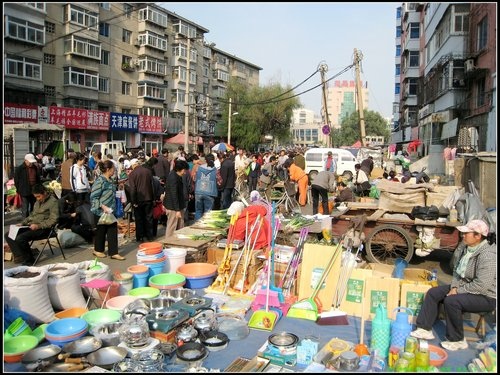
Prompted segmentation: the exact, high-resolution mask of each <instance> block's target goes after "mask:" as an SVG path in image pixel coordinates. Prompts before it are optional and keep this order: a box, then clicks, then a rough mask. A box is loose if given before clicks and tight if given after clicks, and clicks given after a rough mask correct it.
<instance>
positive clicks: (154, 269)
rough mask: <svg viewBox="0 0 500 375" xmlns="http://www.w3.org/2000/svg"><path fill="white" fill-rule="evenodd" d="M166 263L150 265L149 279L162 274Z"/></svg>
mask: <svg viewBox="0 0 500 375" xmlns="http://www.w3.org/2000/svg"><path fill="white" fill-rule="evenodd" d="M165 263H166V262H165V261H163V262H157V263H148V267H149V277H151V276H154V275H158V274H160V273H162V272H163V268H164V267H165Z"/></svg>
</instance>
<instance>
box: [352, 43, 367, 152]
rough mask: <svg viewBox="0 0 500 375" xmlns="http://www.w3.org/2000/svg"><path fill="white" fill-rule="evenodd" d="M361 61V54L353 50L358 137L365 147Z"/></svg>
mask: <svg viewBox="0 0 500 375" xmlns="http://www.w3.org/2000/svg"><path fill="white" fill-rule="evenodd" d="M362 59H363V54H362V53H361V51H359V53H358V50H357V49H356V48H354V66H355V70H356V94H357V96H358V112H359V135H360V137H361V144H362V145H363V147H366V140H365V138H366V132H365V115H364V111H363V92H362V91H361V79H360V78H359V63H360V62H361V60H362Z"/></svg>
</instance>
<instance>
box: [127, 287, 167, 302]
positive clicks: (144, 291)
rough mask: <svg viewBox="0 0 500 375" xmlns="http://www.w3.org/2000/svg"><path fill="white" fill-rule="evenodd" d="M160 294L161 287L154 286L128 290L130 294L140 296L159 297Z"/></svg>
mask: <svg viewBox="0 0 500 375" xmlns="http://www.w3.org/2000/svg"><path fill="white" fill-rule="evenodd" d="M159 294H160V289H157V288H152V287H149V286H145V287H141V288H134V289H132V290H130V292H128V295H129V296H135V297H138V298H146V299H149V298H155V297H158V295H159Z"/></svg>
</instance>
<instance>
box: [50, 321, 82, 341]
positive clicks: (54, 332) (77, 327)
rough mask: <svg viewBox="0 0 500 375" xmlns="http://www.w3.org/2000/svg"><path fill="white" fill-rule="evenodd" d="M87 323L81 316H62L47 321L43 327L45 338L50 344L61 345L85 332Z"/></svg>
mask: <svg viewBox="0 0 500 375" xmlns="http://www.w3.org/2000/svg"><path fill="white" fill-rule="evenodd" d="M88 330H89V324H88V323H87V322H86V321H85V320H84V319H81V318H63V319H57V320H54V321H53V322H51V323H49V324H48V325H47V327H45V338H46V339H47V341H48V342H50V343H51V344H54V345H57V346H59V347H63V345H64V344H67V343H69V342H72V341H75V340H77V339H79V338H80V337H83V336H85V335H86V334H87V332H88Z"/></svg>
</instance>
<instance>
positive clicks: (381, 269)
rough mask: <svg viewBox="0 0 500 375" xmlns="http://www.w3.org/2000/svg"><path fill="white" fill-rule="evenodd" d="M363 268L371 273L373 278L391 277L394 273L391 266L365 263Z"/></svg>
mask: <svg viewBox="0 0 500 375" xmlns="http://www.w3.org/2000/svg"><path fill="white" fill-rule="evenodd" d="M363 268H364V269H368V270H371V271H373V276H378V277H392V273H393V272H394V265H392V264H382V263H367V264H365V266H364V267H363Z"/></svg>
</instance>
